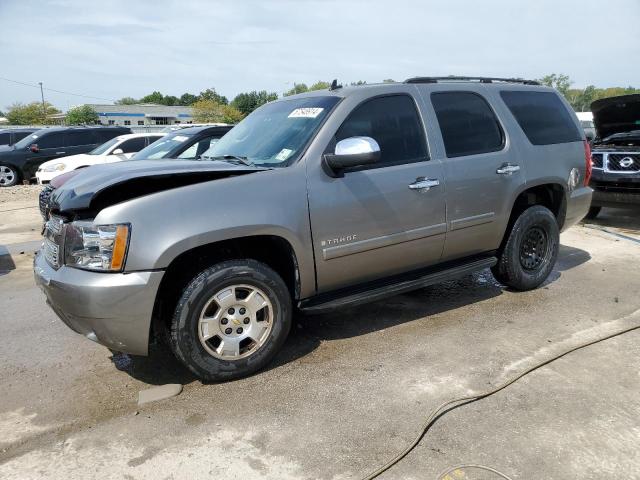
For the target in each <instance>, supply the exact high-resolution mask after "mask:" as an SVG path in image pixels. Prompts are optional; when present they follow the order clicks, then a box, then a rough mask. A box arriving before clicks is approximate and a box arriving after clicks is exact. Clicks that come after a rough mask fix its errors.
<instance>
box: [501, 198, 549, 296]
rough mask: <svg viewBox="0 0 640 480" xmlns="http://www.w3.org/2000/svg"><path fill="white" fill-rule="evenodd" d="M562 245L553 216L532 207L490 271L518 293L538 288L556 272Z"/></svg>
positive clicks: (511, 235)
mask: <svg viewBox="0 0 640 480" xmlns="http://www.w3.org/2000/svg"><path fill="white" fill-rule="evenodd" d="M559 244H560V232H559V229H558V222H557V220H556V217H555V216H554V215H553V213H551V211H550V210H549V209H548V208H546V207H543V206H541V205H535V206H533V207H529V208H527V209H526V210H525V211H524V212H522V213H521V214H520V216H519V217H518V219H517V220H516V222H515V223H514V224H513V227H512V228H511V231H510V232H509V237H508V238H507V241H506V243H505V245H504V249H503V250H502V252H501V253H500V255H499V256H498V263H497V264H496V265H495V266H494V267H492V268H491V272H492V273H493V276H494V277H495V278H496V280H498V281H499V282H500V283H502V284H503V285H506V286H508V287H511V288H514V289H516V290H532V289H534V288H537V287H538V286H540V284H542V282H544V281H545V280H546V279H547V277H548V276H549V274H550V273H551V271H552V270H553V267H554V265H555V263H556V260H557V258H558V246H559Z"/></svg>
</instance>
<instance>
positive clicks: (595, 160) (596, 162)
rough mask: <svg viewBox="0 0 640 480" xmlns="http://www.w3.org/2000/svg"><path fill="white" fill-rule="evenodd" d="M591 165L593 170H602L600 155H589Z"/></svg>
mask: <svg viewBox="0 0 640 480" xmlns="http://www.w3.org/2000/svg"><path fill="white" fill-rule="evenodd" d="M591 165H593V168H602V154H601V153H594V154H592V155H591Z"/></svg>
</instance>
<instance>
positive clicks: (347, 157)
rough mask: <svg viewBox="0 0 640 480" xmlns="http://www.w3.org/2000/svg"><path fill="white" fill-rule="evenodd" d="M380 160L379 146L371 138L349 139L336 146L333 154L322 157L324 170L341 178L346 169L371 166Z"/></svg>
mask: <svg viewBox="0 0 640 480" xmlns="http://www.w3.org/2000/svg"><path fill="white" fill-rule="evenodd" d="M379 160H380V145H378V142H376V141H375V140H374V139H373V138H371V137H349V138H345V139H344V140H340V141H339V142H338V143H337V144H336V150H335V153H327V154H325V155H323V162H324V166H325V170H326V171H327V173H329V174H330V175H331V176H333V177H341V176H342V173H341V172H342V171H343V170H345V169H347V168H352V167H361V166H363V165H371V164H373V163H376V162H378V161H379Z"/></svg>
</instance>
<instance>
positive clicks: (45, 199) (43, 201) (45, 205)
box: [38, 184, 54, 222]
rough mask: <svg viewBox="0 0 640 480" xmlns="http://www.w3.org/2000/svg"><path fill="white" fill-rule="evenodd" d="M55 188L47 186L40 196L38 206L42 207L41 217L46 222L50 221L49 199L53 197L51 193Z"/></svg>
mask: <svg viewBox="0 0 640 480" xmlns="http://www.w3.org/2000/svg"><path fill="white" fill-rule="evenodd" d="M53 190H54V188H53V186H52V185H51V184H49V185H47V186H46V187H44V188H43V189H42V191H41V192H40V195H39V197H38V206H39V207H40V215H42V218H43V219H44V221H45V222H46V221H47V220H48V219H49V197H51V193H52V192H53Z"/></svg>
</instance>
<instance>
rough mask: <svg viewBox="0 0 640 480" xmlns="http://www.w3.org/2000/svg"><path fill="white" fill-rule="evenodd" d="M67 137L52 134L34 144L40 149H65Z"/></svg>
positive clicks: (44, 136) (38, 139) (60, 134)
mask: <svg viewBox="0 0 640 480" xmlns="http://www.w3.org/2000/svg"><path fill="white" fill-rule="evenodd" d="M64 140H65V135H64V134H62V133H50V134H48V135H43V136H42V137H40V138H37V139H35V140H34V141H33V143H35V144H37V145H38V148H60V147H64Z"/></svg>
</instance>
